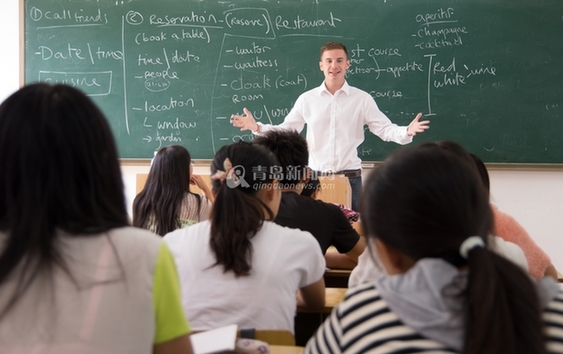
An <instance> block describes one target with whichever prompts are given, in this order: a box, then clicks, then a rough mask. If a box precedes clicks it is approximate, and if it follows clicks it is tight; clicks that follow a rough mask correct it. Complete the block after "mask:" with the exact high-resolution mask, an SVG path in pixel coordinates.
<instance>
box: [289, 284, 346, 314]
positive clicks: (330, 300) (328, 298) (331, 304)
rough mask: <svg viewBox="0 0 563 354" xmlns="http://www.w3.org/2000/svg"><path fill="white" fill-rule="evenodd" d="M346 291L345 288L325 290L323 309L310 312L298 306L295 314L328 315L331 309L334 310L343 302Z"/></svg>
mask: <svg viewBox="0 0 563 354" xmlns="http://www.w3.org/2000/svg"><path fill="white" fill-rule="evenodd" d="M346 291H348V289H347V288H326V291H325V305H324V307H323V308H321V309H319V310H310V309H307V308H304V307H301V306H298V307H297V312H301V313H321V314H329V313H331V312H332V309H333V308H335V307H336V306H337V305H338V304H339V303H341V302H342V300H344V296H346Z"/></svg>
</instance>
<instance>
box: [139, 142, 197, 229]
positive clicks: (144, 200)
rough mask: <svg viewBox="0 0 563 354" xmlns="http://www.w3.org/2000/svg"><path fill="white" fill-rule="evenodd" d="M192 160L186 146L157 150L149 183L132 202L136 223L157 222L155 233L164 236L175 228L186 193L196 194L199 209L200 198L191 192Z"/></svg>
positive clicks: (147, 223) (146, 226) (148, 178)
mask: <svg viewBox="0 0 563 354" xmlns="http://www.w3.org/2000/svg"><path fill="white" fill-rule="evenodd" d="M191 163H192V159H191V156H190V153H189V152H188V150H186V148H184V147H183V146H180V145H171V146H165V147H162V148H160V149H159V150H158V152H157V153H156V156H155V157H154V159H153V162H152V165H151V169H150V171H149V175H148V177H147V182H146V183H145V186H144V187H143V190H142V191H141V192H140V193H139V194H138V195H137V196H136V197H135V200H134V201H133V226H136V227H141V228H145V229H149V228H150V227H149V226H150V225H151V224H153V223H154V227H155V230H154V232H155V233H156V234H158V235H161V236H164V235H165V234H167V233H169V232H171V231H174V230H176V229H177V228H178V227H179V225H178V216H179V214H180V211H181V209H182V203H183V201H184V199H185V197H186V194H187V193H190V194H193V195H194V196H195V197H196V200H197V210H198V211H199V210H200V209H201V197H200V196H199V195H198V194H195V193H191V192H190V178H191V175H190V165H191ZM194 207H196V206H194ZM198 215H199V212H198Z"/></svg>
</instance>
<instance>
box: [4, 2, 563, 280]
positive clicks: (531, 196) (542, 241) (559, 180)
mask: <svg viewBox="0 0 563 354" xmlns="http://www.w3.org/2000/svg"><path fill="white" fill-rule="evenodd" d="M19 18H20V14H19V0H2V1H1V2H0V29H1V32H0V48H2V50H1V51H0V77H1V78H2V80H1V81H0V100H2V101H3V100H4V99H5V98H6V97H7V96H9V95H10V94H11V93H12V92H14V91H15V90H17V89H18V87H19V71H20V70H21V69H22V68H21V67H20V55H19V39H20V34H19V30H20V28H19ZM312 65H313V64H312ZM0 153H1V152H0ZM561 162H562V163H563V161H561ZM148 169H149V166H148V163H147V162H146V161H144V162H139V163H127V164H124V165H123V166H122V170H123V176H124V183H125V188H126V196H127V200H128V207H129V210H131V202H132V200H133V198H134V196H135V179H136V174H137V173H147V172H148ZM197 172H202V173H204V172H206V171H205V168H203V167H201V168H198V169H196V173H197ZM365 173H369V170H366V171H365ZM490 175H491V200H492V202H493V203H494V204H496V205H497V206H498V207H499V209H500V210H502V211H504V212H506V213H508V214H510V215H512V216H513V217H515V218H516V219H517V220H518V221H519V222H520V223H521V224H522V225H523V226H524V227H525V228H526V229H527V230H528V231H529V233H530V235H531V236H532V237H533V238H534V240H535V241H536V242H537V243H538V244H539V245H540V246H541V247H542V248H543V249H544V250H545V251H546V252H547V253H548V254H549V256H550V257H551V259H552V261H553V264H554V265H555V267H556V268H558V269H559V270H560V271H563V237H561V233H562V232H561V230H560V225H559V223H558V221H559V220H560V219H561V218H563V166H562V167H561V168H556V169H547V170H546V169H544V170H538V169H529V168H528V169H527V168H518V167H510V168H502V169H499V168H491V170H490Z"/></svg>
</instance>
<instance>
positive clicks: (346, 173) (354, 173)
mask: <svg viewBox="0 0 563 354" xmlns="http://www.w3.org/2000/svg"><path fill="white" fill-rule="evenodd" d="M317 175H318V176H332V175H344V176H345V177H348V178H354V177H360V176H361V175H362V169H361V168H359V169H357V170H342V171H336V172H317Z"/></svg>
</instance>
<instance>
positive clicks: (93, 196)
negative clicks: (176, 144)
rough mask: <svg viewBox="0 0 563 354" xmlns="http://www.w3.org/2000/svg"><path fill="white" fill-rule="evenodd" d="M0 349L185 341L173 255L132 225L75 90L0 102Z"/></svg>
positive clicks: (128, 347)
mask: <svg viewBox="0 0 563 354" xmlns="http://www.w3.org/2000/svg"><path fill="white" fill-rule="evenodd" d="M0 171H1V172H0V353H10V354H20V353H21V354H24V353H26V354H27V353H41V354H74V353H116V354H117V353H146V354H148V353H157V354H175V353H191V352H192V349H191V345H190V340H189V337H188V334H189V327H188V324H187V323H186V319H185V317H184V316H183V314H182V311H181V303H180V293H179V285H178V278H177V274H176V269H175V267H174V260H173V259H172V256H171V255H170V251H168V248H167V247H166V245H165V244H164V242H163V241H162V239H161V238H160V237H157V236H155V235H153V234H152V233H150V232H148V231H146V230H141V229H137V228H133V227H130V226H129V222H128V215H127V211H126V208H125V197H124V195H123V182H122V179H121V170H120V166H119V162H118V159H117V150H116V147H115V143H114V140H113V136H112V134H111V131H110V128H109V125H108V123H107V121H106V119H105V117H104V115H103V114H102V112H101V111H100V110H99V109H98V108H97V107H96V105H95V104H94V103H93V102H92V101H91V100H90V99H89V98H88V97H87V96H86V95H84V94H83V93H82V92H80V91H78V90H77V89H74V88H72V87H69V86H65V85H53V86H51V85H48V84H34V85H29V86H26V87H23V88H22V89H20V90H19V91H17V92H16V93H14V94H13V95H12V96H10V97H9V98H8V99H7V100H6V101H4V103H2V105H1V106H0Z"/></svg>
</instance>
